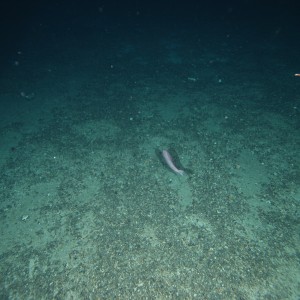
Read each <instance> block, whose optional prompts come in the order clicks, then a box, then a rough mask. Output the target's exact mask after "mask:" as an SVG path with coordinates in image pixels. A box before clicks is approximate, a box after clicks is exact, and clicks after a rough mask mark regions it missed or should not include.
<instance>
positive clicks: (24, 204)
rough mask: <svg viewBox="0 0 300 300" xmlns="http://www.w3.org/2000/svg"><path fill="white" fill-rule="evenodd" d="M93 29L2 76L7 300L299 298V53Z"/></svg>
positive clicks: (16, 62)
mask: <svg viewBox="0 0 300 300" xmlns="http://www.w3.org/2000/svg"><path fill="white" fill-rule="evenodd" d="M51 30H53V29H51ZM82 31H83V32H75V33H74V32H73V33H70V36H69V40H68V41H66V42H65V43H64V41H63V38H62V37H60V36H57V35H56V36H54V35H53V36H50V37H49V35H45V32H44V31H42V30H41V31H38V30H35V31H32V32H30V34H28V36H30V38H28V37H27V38H24V41H22V44H20V49H19V52H18V53H14V54H13V55H12V57H13V59H12V61H11V62H8V66H7V68H6V71H5V76H2V77H1V95H0V96H1V119H0V126H1V127H0V130H1V131H0V143H1V148H0V151H1V152H0V165H1V173H0V195H1V202H0V230H1V231H0V234H1V242H0V267H1V270H0V271H1V272H0V299H208V300H210V299H213V300H218V299H239V300H242V299H245V300H247V299H251V300H252V299H255V300H256V299H268V300H270V299H272V300H273V299H274V300H275V299H276V300H277V299H278V300H282V299H299V297H300V267H299V266H300V250H299V249H300V238H299V232H300V226H299V217H300V214H299V213H300V170H299V164H300V151H299V146H300V105H299V95H300V94H299V88H300V78H299V79H298V78H297V77H294V76H293V74H294V73H295V71H297V70H295V69H294V67H295V66H296V65H298V69H299V66H300V60H299V57H298V58H297V59H298V61H295V58H296V57H297V53H296V50H295V52H294V53H293V49H291V48H289V56H288V57H287V56H286V55H285V53H287V47H288V46H285V44H284V43H282V42H281V41H280V38H278V39H276V38H277V37H276V35H274V38H273V39H271V38H270V39H265V38H262V37H258V36H253V37H252V38H251V34H250V35H249V36H248V38H247V40H243V36H242V33H240V32H232V31H229V33H230V34H227V33H226V31H225V30H224V34H215V35H213V34H212V32H210V34H205V32H200V33H199V32H197V30H194V31H193V30H188V29H187V30H182V31H177V33H176V34H174V33H171V31H172V30H170V31H168V30H166V31H164V32H162V31H161V29H160V28H159V27H158V28H152V29H151V32H150V29H147V28H144V29H143V30H136V31H133V32H132V34H131V35H128V34H127V35H126V34H122V30H121V28H117V29H116V30H115V31H114V28H113V26H112V28H111V30H110V31H109V34H107V33H106V34H105V35H103V36H102V35H99V33H96V32H95V31H92V30H90V29H89V31H90V35H89V36H86V37H85V39H84V42H83V41H82V40H83V37H81V38H79V39H78V35H80V34H82V35H84V34H85V33H84V29H82ZM211 31H213V29H211ZM175 32H176V30H175ZM72 34H74V36H73V37H72ZM151 36H152V37H153V38H150V37H151ZM49 39H50V40H49ZM56 39H60V40H59V41H57V40H56ZM154 41H155V42H154ZM298 71H299V70H298ZM2 75H3V74H2ZM163 149H170V151H171V152H172V153H173V154H175V163H176V164H177V165H181V166H182V167H183V168H184V169H185V175H184V176H178V175H176V174H174V173H172V172H171V171H170V170H169V169H168V168H167V166H166V165H165V164H163V163H162V159H161V157H159V151H161V150H163Z"/></svg>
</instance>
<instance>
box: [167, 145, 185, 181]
mask: <svg viewBox="0 0 300 300" xmlns="http://www.w3.org/2000/svg"><path fill="white" fill-rule="evenodd" d="M162 156H163V158H164V160H165V162H166V163H167V165H168V166H169V168H170V169H171V170H172V171H173V172H174V173H176V174H179V175H181V176H182V175H183V174H184V171H183V170H180V169H178V168H177V167H176V166H175V165H174V162H173V159H172V156H171V154H170V153H169V152H168V150H163V151H162Z"/></svg>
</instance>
